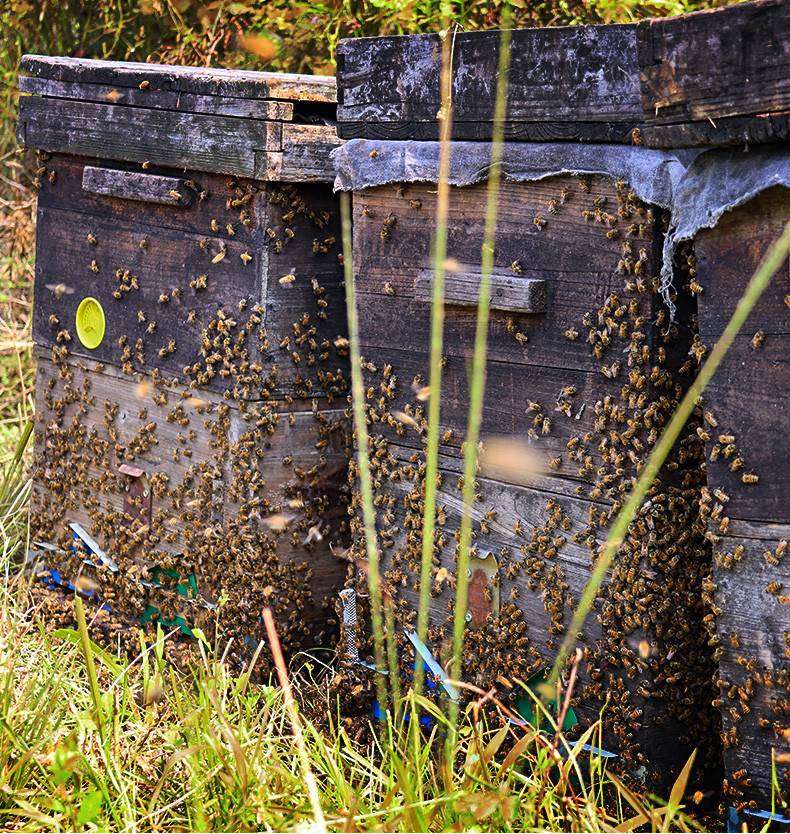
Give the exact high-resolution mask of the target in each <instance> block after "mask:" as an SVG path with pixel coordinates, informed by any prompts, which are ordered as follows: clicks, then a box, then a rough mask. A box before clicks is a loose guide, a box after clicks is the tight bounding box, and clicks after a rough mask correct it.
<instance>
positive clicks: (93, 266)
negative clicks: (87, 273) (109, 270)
mask: <svg viewBox="0 0 790 834" xmlns="http://www.w3.org/2000/svg"><path fill="white" fill-rule="evenodd" d="M91 271H92V272H94V273H95V272H98V271H99V265H98V264H97V263H96V261H91Z"/></svg>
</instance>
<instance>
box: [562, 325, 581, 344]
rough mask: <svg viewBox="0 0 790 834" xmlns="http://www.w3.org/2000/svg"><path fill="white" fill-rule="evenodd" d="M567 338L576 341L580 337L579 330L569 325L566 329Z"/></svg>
mask: <svg viewBox="0 0 790 834" xmlns="http://www.w3.org/2000/svg"><path fill="white" fill-rule="evenodd" d="M565 338H566V339H570V340H571V341H572V342H575V341H576V340H577V339H578V338H579V331H578V330H575V329H574V328H573V327H569V328H568V329H567V330H566V331H565Z"/></svg>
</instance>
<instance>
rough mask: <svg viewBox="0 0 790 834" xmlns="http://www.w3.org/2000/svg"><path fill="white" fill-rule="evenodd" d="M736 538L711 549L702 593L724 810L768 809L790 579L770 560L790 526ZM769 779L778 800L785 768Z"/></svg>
mask: <svg viewBox="0 0 790 834" xmlns="http://www.w3.org/2000/svg"><path fill="white" fill-rule="evenodd" d="M740 533H741V534H739V535H736V536H730V535H728V536H723V537H722V538H721V540H720V541H719V542H718V543H717V545H716V547H715V550H716V554H717V555H716V558H715V560H714V570H713V585H712V586H711V590H710V592H711V594H712V597H713V604H712V609H713V611H714V613H715V614H716V615H717V616H716V618H715V625H714V627H713V629H712V632H713V635H714V640H715V641H716V644H717V651H718V652H719V653H720V659H719V673H718V687H719V692H718V698H719V699H720V702H719V703H718V706H719V708H720V710H721V714H722V732H723V736H724V739H725V749H724V761H725V776H726V778H727V780H728V790H727V793H728V801H729V803H730V804H731V805H735V806H736V807H738V808H739V809H743V808H744V807H748V808H752V809H755V810H756V809H757V808H759V809H761V810H768V809H770V808H771V780H772V776H771V772H772V752H773V751H774V750H776V752H777V753H778V752H782V751H783V750H784V749H785V746H786V742H785V741H784V738H783V732H784V731H785V730H787V729H790V696H789V695H788V691H790V676H789V675H788V670H790V660H788V658H790V608H788V603H790V596H788V591H790V574H788V566H787V562H786V556H785V555H781V556H777V553H782V547H783V546H786V545H787V541H788V538H790V526H788V525H785V526H784V527H781V528H780V527H779V526H778V525H764V526H762V527H757V526H756V525H752V529H751V530H750V531H749V533H750V535H748V536H745V535H743V534H742V533H743V531H740ZM782 542H784V545H782V544H781V543H782ZM769 559H771V560H772V561H769ZM774 583H775V584H774ZM776 774H777V777H778V781H779V789H780V791H781V793H782V794H783V795H784V798H785V802H786V801H787V799H788V796H790V784H789V782H790V774H788V772H787V767H786V765H784V764H781V763H777V766H776ZM748 803H752V804H751V805H749V804H748ZM781 808H782V805H781V804H780V805H779V807H778V808H777V810H778V811H779V812H780V813H781V814H783V815H785V816H786V814H787V811H786V810H780V809H781Z"/></svg>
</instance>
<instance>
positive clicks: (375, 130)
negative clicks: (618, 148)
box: [337, 24, 644, 142]
mask: <svg viewBox="0 0 790 834" xmlns="http://www.w3.org/2000/svg"><path fill="white" fill-rule="evenodd" d="M500 38H501V33H500V32H498V31H489V32H458V33H457V34H455V35H454V37H453V38H452V45H451V48H452V55H453V88H452V102H453V124H452V130H453V138H455V139H491V135H492V129H493V119H494V100H495V98H496V85H497V82H496V79H497V67H498V62H499V57H498V56H499V44H500ZM635 43H636V27H635V26H634V25H631V24H623V25H619V24H615V25H609V26H550V27H543V28H539V29H515V30H513V32H512V51H511V63H510V72H509V76H508V91H507V118H506V121H505V125H504V131H505V136H506V137H507V138H508V139H514V140H520V141H529V142H541V141H562V140H582V141H592V142H630V141H631V134H632V131H633V129H634V128H635V127H639V126H640V125H641V123H642V122H643V121H644V117H643V115H642V108H641V105H640V102H639V77H638V72H637V65H636V50H635ZM441 49H442V46H441V39H440V37H439V36H438V35H409V36H401V37H386V38H348V39H345V40H342V41H341V42H340V44H339V47H338V57H337V68H338V104H339V107H338V130H339V133H340V136H342V137H343V138H344V139H353V138H363V139H438V138H439V121H438V116H437V113H438V111H439V110H440V108H441V104H442V101H441V93H440V77H441V71H442V56H441Z"/></svg>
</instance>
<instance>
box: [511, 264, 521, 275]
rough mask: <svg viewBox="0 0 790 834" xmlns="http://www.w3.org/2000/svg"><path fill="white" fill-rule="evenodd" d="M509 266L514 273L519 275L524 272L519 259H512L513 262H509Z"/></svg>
mask: <svg viewBox="0 0 790 834" xmlns="http://www.w3.org/2000/svg"><path fill="white" fill-rule="evenodd" d="M510 268H511V269H512V270H513V272H515V273H516V275H521V274H522V273H523V272H524V269H523V267H522V266H521V261H519V260H516V261H513V263H512V264H510Z"/></svg>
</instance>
